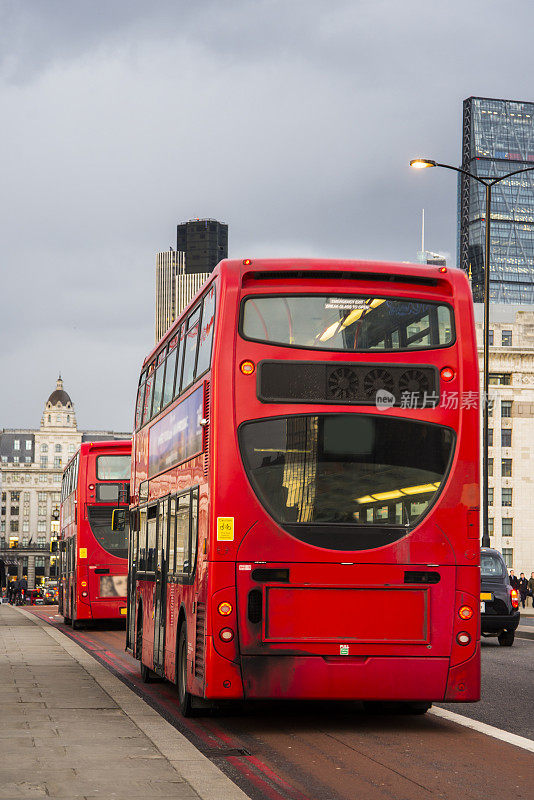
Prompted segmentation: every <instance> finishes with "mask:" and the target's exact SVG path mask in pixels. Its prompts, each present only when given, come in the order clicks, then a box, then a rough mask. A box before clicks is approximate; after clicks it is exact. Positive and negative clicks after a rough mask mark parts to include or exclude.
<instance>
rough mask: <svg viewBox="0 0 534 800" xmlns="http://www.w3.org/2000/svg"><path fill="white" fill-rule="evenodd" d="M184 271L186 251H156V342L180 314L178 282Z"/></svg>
mask: <svg viewBox="0 0 534 800" xmlns="http://www.w3.org/2000/svg"><path fill="white" fill-rule="evenodd" d="M183 271H184V253H182V252H178V251H176V250H165V251H163V252H162V253H156V324H155V334H156V342H159V340H160V339H161V337H162V336H163V335H164V334H165V332H166V331H167V330H168V329H169V328H170V326H171V325H172V323H173V322H174V320H175V319H176V317H177V315H178V313H177V308H178V306H177V294H176V284H177V278H178V276H179V275H180V273H182V274H183Z"/></svg>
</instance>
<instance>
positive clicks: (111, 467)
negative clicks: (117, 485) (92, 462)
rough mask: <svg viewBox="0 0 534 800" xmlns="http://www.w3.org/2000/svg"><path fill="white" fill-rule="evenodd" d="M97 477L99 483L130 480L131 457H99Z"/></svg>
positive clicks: (97, 460)
mask: <svg viewBox="0 0 534 800" xmlns="http://www.w3.org/2000/svg"><path fill="white" fill-rule="evenodd" d="M96 477H97V479H98V480H99V481H116V480H120V479H124V480H127V479H128V480H129V478H130V456H97V459H96Z"/></svg>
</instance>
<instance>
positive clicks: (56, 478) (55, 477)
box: [54, 475, 61, 483]
mask: <svg viewBox="0 0 534 800" xmlns="http://www.w3.org/2000/svg"><path fill="white" fill-rule="evenodd" d="M54 483H61V475H54Z"/></svg>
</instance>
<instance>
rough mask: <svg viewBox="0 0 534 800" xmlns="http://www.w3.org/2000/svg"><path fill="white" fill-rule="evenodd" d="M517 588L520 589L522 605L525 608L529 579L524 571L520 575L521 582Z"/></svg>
mask: <svg viewBox="0 0 534 800" xmlns="http://www.w3.org/2000/svg"><path fill="white" fill-rule="evenodd" d="M517 588H518V589H519V597H520V598H521V605H522V607H523V608H525V603H526V599H527V594H528V581H527V579H526V578H525V573H524V572H522V573H521V574H520V576H519V582H518V587H517Z"/></svg>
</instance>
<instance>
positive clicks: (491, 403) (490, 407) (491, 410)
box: [488, 397, 493, 417]
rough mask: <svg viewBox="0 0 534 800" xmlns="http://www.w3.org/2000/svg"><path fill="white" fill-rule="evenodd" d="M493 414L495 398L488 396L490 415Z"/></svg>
mask: <svg viewBox="0 0 534 800" xmlns="http://www.w3.org/2000/svg"><path fill="white" fill-rule="evenodd" d="M492 416H493V398H492V397H488V417H492Z"/></svg>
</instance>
